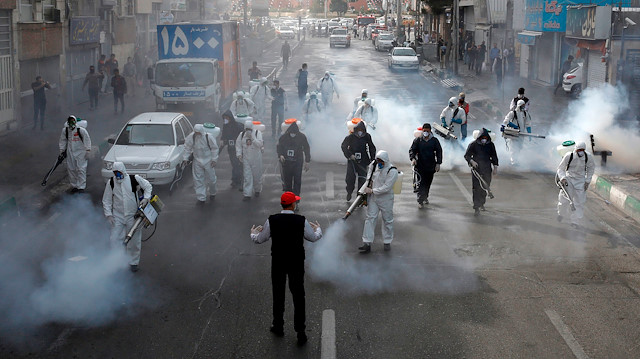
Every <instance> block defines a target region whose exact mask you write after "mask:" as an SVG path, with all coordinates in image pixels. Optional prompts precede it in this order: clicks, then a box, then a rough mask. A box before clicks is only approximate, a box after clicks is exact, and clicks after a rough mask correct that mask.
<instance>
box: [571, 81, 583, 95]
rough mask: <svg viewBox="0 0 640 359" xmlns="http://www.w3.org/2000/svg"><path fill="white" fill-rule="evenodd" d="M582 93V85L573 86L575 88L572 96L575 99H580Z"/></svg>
mask: <svg viewBox="0 0 640 359" xmlns="http://www.w3.org/2000/svg"><path fill="white" fill-rule="evenodd" d="M581 93H582V85H581V84H577V85H573V87H572V88H571V96H572V97H573V98H579V97H580V94H581Z"/></svg>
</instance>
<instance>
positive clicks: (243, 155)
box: [236, 121, 264, 198]
mask: <svg viewBox="0 0 640 359" xmlns="http://www.w3.org/2000/svg"><path fill="white" fill-rule="evenodd" d="M244 128H245V130H244V131H243V132H242V133H240V134H239V135H238V138H236V155H237V156H238V159H239V160H240V161H241V162H242V170H243V186H242V193H243V195H244V197H245V198H246V197H251V196H253V195H254V194H256V195H259V194H260V192H261V191H262V152H263V146H264V142H263V140H262V132H260V131H258V130H255V129H253V124H252V122H251V121H246V122H245V124H244Z"/></svg>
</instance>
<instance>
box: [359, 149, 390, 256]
mask: <svg viewBox="0 0 640 359" xmlns="http://www.w3.org/2000/svg"><path fill="white" fill-rule="evenodd" d="M376 159H381V160H382V161H384V166H383V167H382V168H378V164H377V163H376V161H373V162H372V163H371V164H370V165H369V172H368V173H367V179H368V178H372V180H373V184H372V187H371V189H372V191H373V193H370V194H369V195H368V197H367V219H366V220H365V222H364V230H363V232H362V241H363V242H364V243H365V244H370V243H372V242H373V238H374V231H375V229H376V222H377V220H378V212H381V213H382V221H383V223H382V237H383V240H384V243H385V244H391V241H393V198H394V195H393V184H394V183H395V182H396V180H397V179H398V170H397V169H396V168H395V167H393V165H392V164H391V162H390V161H389V154H388V153H387V151H384V150H380V151H378V153H376ZM372 171H373V174H372V173H371V172H372ZM370 176H373V177H370ZM367 182H368V181H367ZM367 184H368V183H365V184H364V186H363V188H362V189H361V190H360V192H364V187H367Z"/></svg>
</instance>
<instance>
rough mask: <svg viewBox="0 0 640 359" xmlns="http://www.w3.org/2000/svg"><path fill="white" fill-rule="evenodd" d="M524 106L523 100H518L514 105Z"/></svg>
mask: <svg viewBox="0 0 640 359" xmlns="http://www.w3.org/2000/svg"><path fill="white" fill-rule="evenodd" d="M524 104H525V102H524V100H518V103H517V104H516V106H518V107H522V106H524Z"/></svg>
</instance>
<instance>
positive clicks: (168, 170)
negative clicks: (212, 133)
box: [101, 112, 193, 185]
mask: <svg viewBox="0 0 640 359" xmlns="http://www.w3.org/2000/svg"><path fill="white" fill-rule="evenodd" d="M191 132H193V126H192V125H191V122H189V120H188V119H187V117H186V116H185V115H183V114H181V113H175V112H145V113H141V114H139V115H137V116H136V117H134V118H132V119H131V120H129V121H128V122H127V123H126V124H125V125H124V128H123V129H122V130H121V131H120V133H119V134H118V136H117V137H116V138H110V139H109V140H108V142H109V143H111V144H113V146H111V148H110V149H109V151H108V152H107V155H106V156H105V157H104V163H103V167H102V171H101V175H102V178H103V179H104V180H105V181H108V180H109V179H110V178H111V177H113V172H112V169H113V163H114V162H116V161H119V162H123V163H124V167H125V168H126V169H127V172H128V173H129V174H132V175H139V176H141V177H142V178H146V179H147V180H148V181H149V182H151V183H152V184H157V185H163V184H170V183H171V182H172V181H173V179H174V177H175V174H176V167H177V166H178V165H179V164H180V163H181V162H182V156H183V154H184V141H185V138H186V137H187V136H188V135H189V134H190V133H191Z"/></svg>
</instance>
